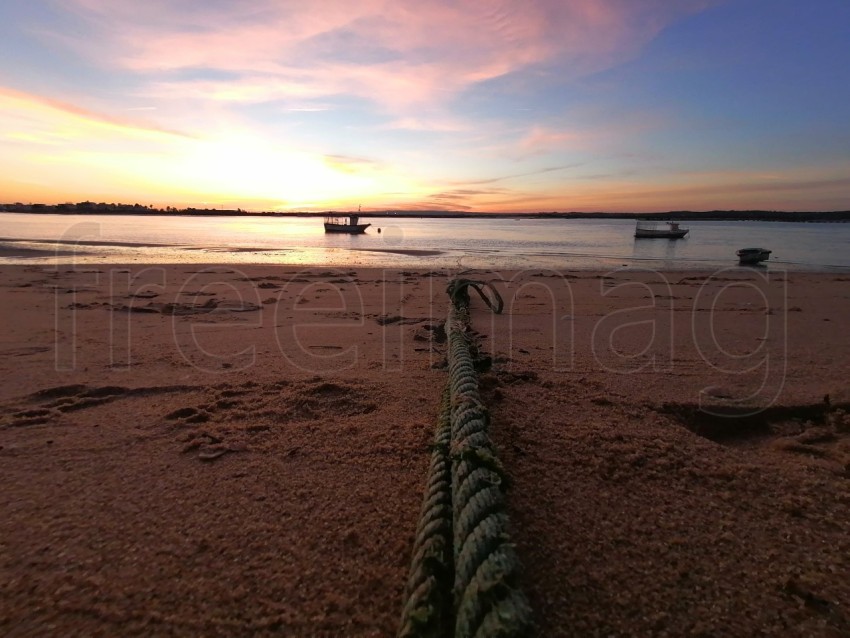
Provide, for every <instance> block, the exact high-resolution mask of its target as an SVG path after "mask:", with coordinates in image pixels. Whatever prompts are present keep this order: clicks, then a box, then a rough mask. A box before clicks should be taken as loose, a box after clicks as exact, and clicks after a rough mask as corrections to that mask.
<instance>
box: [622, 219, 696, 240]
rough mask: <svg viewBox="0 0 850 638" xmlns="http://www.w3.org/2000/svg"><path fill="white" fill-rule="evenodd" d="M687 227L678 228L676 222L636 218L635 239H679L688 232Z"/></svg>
mask: <svg viewBox="0 0 850 638" xmlns="http://www.w3.org/2000/svg"><path fill="white" fill-rule="evenodd" d="M688 231H689V229H688V228H680V227H679V224H678V223H677V222H665V223H663V224H662V223H660V222H648V221H640V220H638V223H637V225H636V226H635V239H681V238H682V237H684V236H685V235H687V234H688Z"/></svg>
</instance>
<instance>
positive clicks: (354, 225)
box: [325, 215, 372, 235]
mask: <svg viewBox="0 0 850 638" xmlns="http://www.w3.org/2000/svg"><path fill="white" fill-rule="evenodd" d="M371 225H372V224H361V223H360V217H359V216H358V215H348V216H342V217H333V216H329V217H325V232H326V233H348V234H349V235H360V234H361V233H365V232H366V229H367V228H369V226H371Z"/></svg>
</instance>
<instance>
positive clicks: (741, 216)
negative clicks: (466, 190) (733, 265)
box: [0, 204, 850, 222]
mask: <svg viewBox="0 0 850 638" xmlns="http://www.w3.org/2000/svg"><path fill="white" fill-rule="evenodd" d="M0 212H6V213H25V214H36V215H39V214H41V215H91V216H93V217H97V216H104V215H142V216H167V217H312V218H315V217H324V216H325V215H359V216H360V217H363V218H370V219H383V218H420V219H515V218H520V219H648V220H657V221H665V220H677V221H771V222H850V210H844V211H794V212H792V211H767V210H746V211H743V210H711V211H690V210H680V211H666V212H656V213H623V212H619V213H595V212H594V213H590V212H580V211H571V212H536V213H486V212H481V213H471V212H461V211H419V210H383V211H362V212H353V211H323V212H256V211H252V212H249V211H243V210H240V209H236V210H232V209H226V210H225V209H210V208H203V209H202V208H184V209H176V208H169V209H161V208H146V207H144V206H140V205H138V204H136V205H124V204H92V205H81V204H76V205H75V204H56V205H47V204H0Z"/></svg>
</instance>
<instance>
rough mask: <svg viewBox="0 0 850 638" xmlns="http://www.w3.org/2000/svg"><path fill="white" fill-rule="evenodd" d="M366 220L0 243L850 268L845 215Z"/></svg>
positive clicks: (212, 254)
mask: <svg viewBox="0 0 850 638" xmlns="http://www.w3.org/2000/svg"><path fill="white" fill-rule="evenodd" d="M363 219H364V220H365V221H367V222H371V223H372V227H371V228H369V230H368V231H367V233H366V234H365V235H354V236H351V235H336V234H327V235H326V234H325V233H324V231H323V228H322V220H321V219H320V218H263V217H248V218H245V217H197V218H192V217H144V216H127V215H109V216H97V217H94V216H85V215H42V214H38V215H28V214H13V213H0V238H2V239H0V248H8V247H10V246H12V245H14V246H19V247H27V248H35V249H47V250H52V249H54V248H55V245H51V244H46V243H44V242H53V241H56V240H62V241H63V242H71V243H70V244H66V245H65V246H64V247H63V250H64V251H65V252H64V254H61V255H54V254H47V255H42V256H31V257H25V258H24V257H0V263H56V262H57V261H58V262H61V263H69V262H75V263H133V262H138V263H205V264H210V263H222V264H224V263H231V264H235V263H277V264H301V265H335V266H349V265H350V266H378V267H400V268H429V269H430V268H502V269H521V268H556V269H598V268H611V267H619V266H623V265H628V266H631V267H644V268H651V269H660V270H672V269H677V270H678V269H706V268H717V267H724V266H733V265H736V263H737V259H736V257H735V251H736V250H737V249H738V248H745V247H751V246H757V247H763V248H768V249H770V250H772V251H773V254H772V255H771V259H770V262H769V265H768V267H774V268H781V269H786V270H841V271H847V270H850V250H848V248H850V224H841V223H823V224H821V223H788V222H714V221H704V222H688V223H687V224H683V225H686V226H688V227H689V228H690V229H691V232H690V234H689V236H688V237H687V238H686V239H683V240H678V241H671V240H665V239H640V240H635V239H634V237H633V233H634V222H633V221H630V220H621V219H611V220H598V219H594V220H541V219H522V218H511V219H499V220H493V219H479V220H476V219H407V218H398V219H391V218H380V219H378V218H374V219H368V218H363ZM379 228H380V231H381V232H378V229H379ZM10 240H11V241H10ZM22 240H23V241H22ZM116 244H127V245H116ZM129 244H135V245H129ZM408 253H411V254H408Z"/></svg>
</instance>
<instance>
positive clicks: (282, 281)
mask: <svg viewBox="0 0 850 638" xmlns="http://www.w3.org/2000/svg"><path fill="white" fill-rule="evenodd" d="M450 274H451V273H447V272H431V273H427V272H420V273H413V272H400V271H380V270H357V271H353V270H347V269H342V270H339V269H334V270H328V269H323V268H307V269H300V270H299V269H298V268H295V267H289V266H281V267H260V266H257V267H238V268H234V267H228V266H213V267H200V266H167V267H148V266H129V267H118V266H116V267H103V266H101V267H97V268H83V267H77V268H73V267H70V266H69V267H59V268H55V267H41V266H38V267H24V266H19V267H10V266H7V267H4V268H3V269H2V274H0V299H2V304H0V308H2V332H0V353H2V355H3V356H2V357H1V358H0V366H2V375H3V379H4V382H3V385H2V390H0V402H2V408H3V410H2V416H0V634H2V635H5V636H73V635H85V636H115V635H139V636H249V635H250V636H255V635H272V634H275V635H288V636H289V635H291V636H391V635H393V633H394V631H395V629H396V624H397V620H398V616H399V612H400V607H401V594H402V588H403V583H404V580H405V577H406V571H407V567H408V561H409V558H410V556H409V552H410V548H411V544H412V534H413V531H414V528H415V525H416V519H417V516H418V511H419V506H420V499H421V490H422V488H423V482H424V479H425V471H426V467H427V463H428V457H429V448H428V446H429V443H430V439H431V435H432V428H433V426H434V422H435V418H436V413H437V408H438V401H439V394H440V391H441V388H442V385H443V384H444V382H445V378H446V372H445V370H444V369H443V367H442V364H443V362H444V354H445V346H444V344H443V343H442V342H441V341H442V339H441V338H440V337H441V335H440V330H439V324H440V322H441V321H442V320H443V319H444V317H445V314H446V309H447V297H446V295H445V293H444V290H445V286H446V283H447V281H448V278H449V275H450ZM466 276H472V277H476V278H480V279H484V280H490V281H494V283H495V285H496V287H497V288H498V289H499V290H500V291H501V292H502V294H503V296H504V298H505V301H506V312H505V314H503V315H500V316H494V315H492V314H489V313H488V312H487V311H486V309H485V308H484V306H483V304H481V303H480V300H478V299H476V298H473V308H474V311H473V318H472V320H473V326H474V328H475V330H476V331H477V332H478V333H479V338H480V341H481V345H482V349H483V350H484V351H485V352H487V353H489V355H490V356H491V358H492V369H491V370H490V371H489V372H487V373H485V374H483V375H482V377H481V382H482V388H483V393H484V396H485V399H486V401H487V403H488V405H489V406H490V407H491V412H492V436H493V438H494V440H495V441H496V443H497V445H498V446H499V450H500V455H501V458H502V461H503V462H504V464H505V466H506V469H507V472H508V474H509V475H510V477H511V478H512V487H511V489H510V491H509V493H508V503H509V508H510V516H511V523H512V530H513V536H514V539H515V541H516V543H517V545H518V551H519V555H520V557H521V559H522V561H523V564H524V572H523V576H524V588H525V590H526V591H527V593H528V596H529V598H530V600H531V603H532V606H533V608H534V612H535V621H536V627H537V634H538V635H540V636H570V635H577V636H584V635H606V636H608V635H671V636H680V635H703V636H719V635H735V636H751V635H775V636H841V635H848V632H850V526H848V521H850V465H848V464H850V418H848V416H847V415H846V414H845V413H844V412H843V410H842V408H844V409H846V408H847V407H848V404H850V387H848V379H850V369H848V368H850V337H848V320H847V317H848V316H850V277H848V276H846V275H835V274H798V273H793V274H787V275H784V274H781V273H780V274H777V273H775V272H774V273H772V274H771V275H770V276H769V277H766V276H765V275H764V273H762V272H760V271H755V270H751V271H746V270H730V271H725V272H721V273H715V274H714V275H713V276H712V275H710V274H709V273H704V274H699V273H648V272H638V271H635V270H623V271H619V272H613V273H606V274H595V273H587V272H572V273H570V272H563V273H557V272H545V271H529V272H523V273H492V272H491V273H466ZM700 406H702V407H703V411H700V410H699V409H698V408H699V407H700ZM760 407H767V409H766V410H764V411H760V412H759V411H757V410H756V409H755V408H760ZM729 411H735V412H737V413H744V414H749V415H750V416H748V417H746V418H739V419H729V418H727V417H724V416H722V414H723V413H724V412H729Z"/></svg>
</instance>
